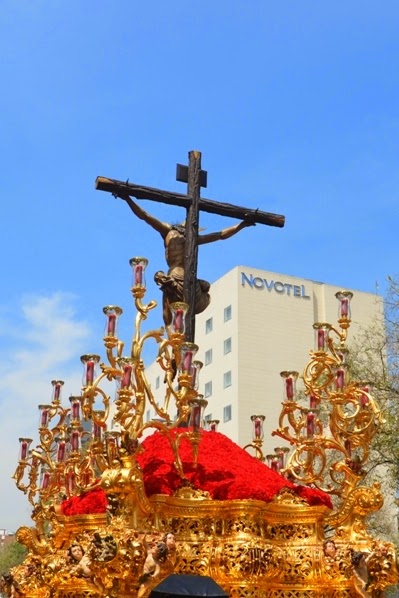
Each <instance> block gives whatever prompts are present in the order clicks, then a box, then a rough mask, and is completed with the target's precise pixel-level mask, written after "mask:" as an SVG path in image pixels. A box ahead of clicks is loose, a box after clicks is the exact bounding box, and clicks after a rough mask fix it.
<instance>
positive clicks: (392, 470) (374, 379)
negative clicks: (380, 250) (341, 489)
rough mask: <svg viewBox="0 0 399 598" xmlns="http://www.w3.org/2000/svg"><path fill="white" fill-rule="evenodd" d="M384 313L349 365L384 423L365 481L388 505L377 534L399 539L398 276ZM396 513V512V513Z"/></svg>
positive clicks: (354, 348)
mask: <svg viewBox="0 0 399 598" xmlns="http://www.w3.org/2000/svg"><path fill="white" fill-rule="evenodd" d="M384 308H385V309H384V316H383V318H382V319H381V320H376V321H375V322H374V323H373V325H372V326H371V327H370V328H368V329H366V330H363V331H362V332H361V333H360V334H359V335H357V337H356V338H355V339H354V340H353V342H352V343H351V347H350V356H349V369H350V372H351V376H352V378H353V379H356V380H359V381H361V382H364V383H365V384H367V385H369V386H370V391H371V394H372V395H373V396H374V398H375V399H376V400H377V401H378V403H379V405H380V407H381V411H382V415H383V418H384V422H385V423H384V424H383V425H382V426H381V428H380V430H379V432H378V433H377V434H376V436H375V437H374V440H373V445H372V450H371V453H370V459H369V461H368V464H367V467H366V472H367V474H366V477H365V480H364V481H365V483H366V484H368V485H369V484H370V483H372V482H375V481H377V482H379V483H381V488H382V492H383V494H384V497H385V502H386V508H385V509H383V510H382V512H380V513H379V514H378V515H376V516H374V517H373V518H372V522H371V527H372V529H373V532H374V533H375V534H376V535H382V536H385V537H386V538H387V539H389V540H391V541H393V542H395V543H398V521H397V517H396V510H397V507H396V505H395V504H394V501H395V498H396V496H397V493H398V489H399V434H398V423H399V279H397V278H391V277H388V289H387V293H386V296H385V299H384ZM393 515H394V516H393Z"/></svg>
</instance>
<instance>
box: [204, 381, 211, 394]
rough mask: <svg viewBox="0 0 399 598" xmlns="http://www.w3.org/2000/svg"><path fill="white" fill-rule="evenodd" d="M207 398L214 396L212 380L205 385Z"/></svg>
mask: <svg viewBox="0 0 399 598" xmlns="http://www.w3.org/2000/svg"><path fill="white" fill-rule="evenodd" d="M204 394H205V398H207V397H210V396H211V394H212V380H211V381H210V382H207V383H206V384H205V392H204Z"/></svg>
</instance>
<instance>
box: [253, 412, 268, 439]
mask: <svg viewBox="0 0 399 598" xmlns="http://www.w3.org/2000/svg"><path fill="white" fill-rule="evenodd" d="M265 419H266V418H265V416H264V415H251V422H252V437H253V439H254V440H263V437H264V432H263V422H264V421H265Z"/></svg>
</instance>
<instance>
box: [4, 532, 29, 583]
mask: <svg viewBox="0 0 399 598" xmlns="http://www.w3.org/2000/svg"><path fill="white" fill-rule="evenodd" d="M26 554H27V550H26V548H25V546H23V545H22V544H20V543H19V542H17V541H16V540H15V541H14V542H10V544H7V546H5V547H4V548H2V549H1V550H0V575H3V574H4V573H7V572H8V571H9V570H10V569H11V568H12V567H15V566H16V565H19V564H20V563H22V561H23V560H24V558H25V557H26Z"/></svg>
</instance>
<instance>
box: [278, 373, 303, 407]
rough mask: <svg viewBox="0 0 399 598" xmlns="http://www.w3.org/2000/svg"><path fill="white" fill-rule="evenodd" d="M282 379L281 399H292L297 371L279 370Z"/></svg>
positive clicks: (294, 393) (293, 397) (293, 398)
mask: <svg viewBox="0 0 399 598" xmlns="http://www.w3.org/2000/svg"><path fill="white" fill-rule="evenodd" d="M280 376H281V377H282V379H283V385H284V386H283V399H284V401H294V400H295V395H296V381H297V379H298V376H299V374H298V372H280Z"/></svg>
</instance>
